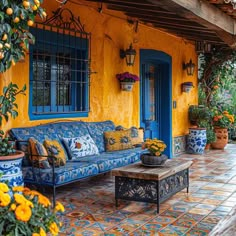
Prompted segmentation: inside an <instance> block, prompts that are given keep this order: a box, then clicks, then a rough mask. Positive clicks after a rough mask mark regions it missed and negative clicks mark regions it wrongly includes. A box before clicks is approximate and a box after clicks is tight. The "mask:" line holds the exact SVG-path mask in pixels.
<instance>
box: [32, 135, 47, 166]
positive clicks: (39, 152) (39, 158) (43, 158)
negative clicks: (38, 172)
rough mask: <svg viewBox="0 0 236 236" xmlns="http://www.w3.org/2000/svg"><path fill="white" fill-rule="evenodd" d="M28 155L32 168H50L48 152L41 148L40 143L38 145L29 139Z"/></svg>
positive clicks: (37, 142)
mask: <svg viewBox="0 0 236 236" xmlns="http://www.w3.org/2000/svg"><path fill="white" fill-rule="evenodd" d="M28 148H29V153H30V154H31V155H30V162H31V164H32V165H33V166H35V167H39V168H44V169H45V168H50V164H49V162H48V158H47V155H48V152H47V150H46V149H45V147H44V146H43V144H42V143H40V142H39V141H38V140H36V139H35V138H30V139H29V146H28Z"/></svg>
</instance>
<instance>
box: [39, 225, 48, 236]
mask: <svg viewBox="0 0 236 236" xmlns="http://www.w3.org/2000/svg"><path fill="white" fill-rule="evenodd" d="M39 235H40V236H46V232H45V231H44V229H43V228H41V227H40V230H39Z"/></svg>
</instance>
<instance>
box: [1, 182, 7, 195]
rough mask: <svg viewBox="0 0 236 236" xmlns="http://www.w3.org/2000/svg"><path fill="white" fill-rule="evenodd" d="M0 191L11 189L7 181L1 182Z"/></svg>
mask: <svg viewBox="0 0 236 236" xmlns="http://www.w3.org/2000/svg"><path fill="white" fill-rule="evenodd" d="M0 191H2V192H4V193H7V192H8V191H9V188H8V186H7V185H6V184H5V183H0Z"/></svg>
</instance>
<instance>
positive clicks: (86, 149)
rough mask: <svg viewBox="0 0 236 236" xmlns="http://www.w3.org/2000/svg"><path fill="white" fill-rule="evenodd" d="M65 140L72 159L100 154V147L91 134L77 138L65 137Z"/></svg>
mask: <svg viewBox="0 0 236 236" xmlns="http://www.w3.org/2000/svg"><path fill="white" fill-rule="evenodd" d="M63 142H64V144H65V146H66V148H67V150H68V153H69V155H70V157H71V159H72V160H76V159H78V158H80V157H84V156H89V155H96V154H99V151H98V148H97V146H96V144H95V142H94V141H93V139H92V138H91V136H90V135H89V134H86V135H84V136H81V137H76V138H63Z"/></svg>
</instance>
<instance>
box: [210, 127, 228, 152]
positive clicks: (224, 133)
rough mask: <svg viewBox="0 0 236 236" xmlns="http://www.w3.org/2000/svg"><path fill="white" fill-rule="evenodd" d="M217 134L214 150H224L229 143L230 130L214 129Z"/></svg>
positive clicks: (213, 145)
mask: <svg viewBox="0 0 236 236" xmlns="http://www.w3.org/2000/svg"><path fill="white" fill-rule="evenodd" d="M214 132H215V134H216V141H215V142H213V143H212V144H211V146H212V148H214V149H224V148H225V146H226V145H227V143H228V139H229V138H228V129H226V128H216V127H215V128H214Z"/></svg>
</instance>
